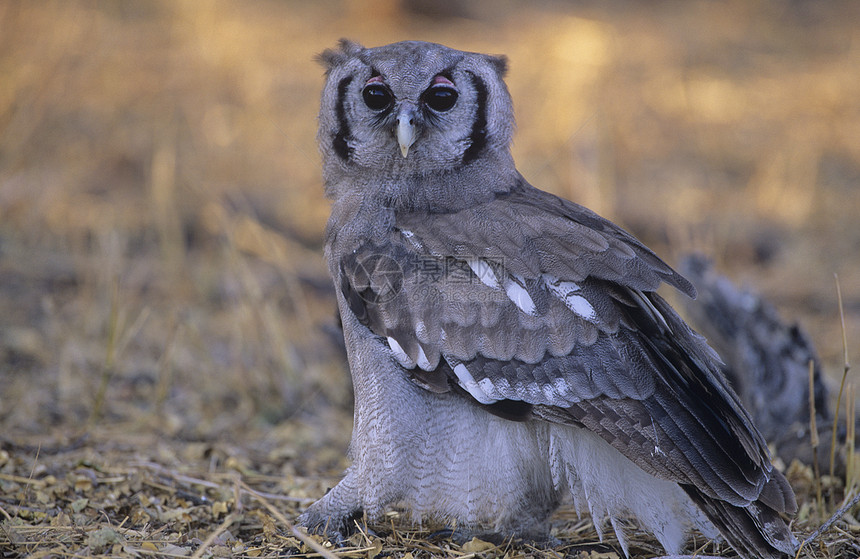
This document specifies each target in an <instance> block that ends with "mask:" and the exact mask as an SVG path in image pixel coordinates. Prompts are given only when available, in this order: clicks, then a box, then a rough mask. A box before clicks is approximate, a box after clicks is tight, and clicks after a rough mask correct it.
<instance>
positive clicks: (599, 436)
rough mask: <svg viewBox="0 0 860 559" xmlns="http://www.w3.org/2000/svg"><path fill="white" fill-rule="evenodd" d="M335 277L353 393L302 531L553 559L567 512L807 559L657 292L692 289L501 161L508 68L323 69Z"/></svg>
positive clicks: (739, 419) (445, 55) (711, 364)
mask: <svg viewBox="0 0 860 559" xmlns="http://www.w3.org/2000/svg"><path fill="white" fill-rule="evenodd" d="M320 59H321V61H322V62H323V64H324V65H325V67H326V77H327V79H326V84H325V88H324V90H323V94H322V107H321V110H320V115H319V125H320V128H319V143H320V149H321V151H322V155H323V174H324V178H325V189H326V195H327V197H328V198H330V199H331V201H332V210H331V218H330V220H329V222H328V226H327V229H326V245H325V254H326V258H327V260H328V265H329V270H330V272H331V276H332V278H333V280H334V284H335V288H336V292H337V301H338V307H339V310H340V315H341V319H342V322H343V332H344V337H345V341H346V348H347V354H348V357H349V364H350V369H351V372H352V379H353V384H354V388H355V424H354V430H353V434H352V443H351V447H350V456H351V458H352V460H353V463H352V465H351V467H350V468H349V469H348V470H347V471H346V474H345V477H344V479H343V480H342V481H341V482H340V483H338V484H337V486H336V487H334V488H333V489H332V490H331V491H329V492H328V493H327V494H326V495H325V496H324V497H322V498H321V499H320V500H319V501H317V502H316V503H314V504H313V505H312V506H311V507H310V508H309V509H308V510H307V511H306V512H305V513H304V514H303V515H302V516H301V517H300V518H299V521H300V523H301V524H303V525H304V526H307V527H308V528H309V529H310V530H313V531H317V532H321V533H324V534H326V535H328V536H330V537H333V538H340V537H343V536H344V535H345V534H346V533H348V532H349V531H350V529H351V527H352V526H353V521H354V520H355V519H356V518H357V517H358V516H360V515H362V514H366V515H367V517H368V518H369V519H371V520H372V519H374V518H378V517H379V516H380V515H381V514H382V513H383V512H384V511H385V509H386V507H387V506H389V505H393V504H399V505H401V506H403V507H405V508H406V509H408V510H409V511H411V513H412V514H413V515H414V518H415V519H416V520H420V519H421V518H435V519H439V520H442V521H445V522H451V523H453V524H455V525H456V526H457V527H458V529H460V528H464V529H467V530H473V531H475V532H474V533H480V532H477V531H479V530H484V531H487V532H490V533H494V534H498V535H501V536H505V537H510V536H513V537H522V538H527V539H530V540H545V539H546V538H547V537H548V535H549V531H548V530H549V529H548V522H547V520H548V518H549V516H550V515H551V514H552V512H553V511H554V510H555V509H556V508H557V507H558V506H559V504H560V503H562V502H565V501H566V500H567V501H570V502H571V503H572V505H573V506H574V507H575V508H576V510H577V511H579V512H580V513H583V514H588V515H590V516H591V517H592V518H593V520H594V524H595V526H596V527H597V528H598V531H600V530H601V527H602V526H603V525H604V524H603V523H604V520H605V519H607V518H608V520H609V523H610V526H611V527H612V529H614V531H615V533H616V534H617V537H618V540H619V542H620V543H621V546H622V547H623V549H624V552H625V553H627V549H628V548H627V544H626V540H625V534H624V531H623V526H622V523H621V522H620V519H623V518H625V517H635V518H636V519H637V520H638V522H639V524H640V525H642V527H644V528H645V529H647V530H648V531H650V532H651V533H653V534H654V535H655V537H656V538H657V539H658V540H659V541H660V543H661V544H662V545H663V547H665V548H666V550H667V552H668V553H678V552H679V551H680V550H681V549H682V547H683V545H684V543H685V539H686V537H687V534H688V533H689V531H690V530H691V529H697V530H699V531H700V532H701V533H703V534H704V535H706V536H708V537H718V535H719V534H722V536H723V537H724V538H725V539H726V540H727V541H728V542H729V543H730V544H731V545H732V546H733V547H734V548H735V550H737V552H738V553H740V554H741V555H742V556H744V557H786V554H789V553H792V552H793V551H794V550H795V549H796V546H797V542H796V540H795V538H794V537H793V536H792V535H791V533H790V532H789V530H788V527H787V525H786V521H785V520H784V519H783V517H782V516H781V515H782V514H784V513H793V512H795V510H796V504H795V499H794V494H793V492H792V490H791V488H790V487H789V485H788V482H787V481H786V479H785V477H784V476H783V475H782V474H781V473H779V471H777V470H776V469H775V468H774V467H773V465H772V464H771V461H770V456H769V453H768V450H767V447H766V445H765V442H764V440H763V439H762V437H761V435H760V434H759V432H758V431H757V430H756V428H755V427H754V426H753V424H752V421H751V420H750V417H749V415H748V414H747V412H746V411H745V410H744V409H743V408H742V406H741V404H740V403H739V401H738V398H737V397H736V396H735V394H734V393H733V392H732V390H731V389H730V388H729V387H728V385H727V384H726V381H725V380H724V378H723V376H722V375H721V374H720V372H719V368H718V363H719V358H718V357H717V355H716V354H715V353H714V352H713V351H712V350H711V349H710V348H709V347H708V345H707V344H706V343H705V341H704V339H703V338H702V337H701V336H699V335H698V334H696V333H695V332H693V331H692V330H691V329H690V328H689V327H688V326H687V324H685V323H684V322H683V320H682V319H681V318H680V317H679V316H678V315H677V314H676V313H675V311H674V310H673V309H672V308H671V307H670V306H669V305H668V304H667V303H666V301H664V300H663V299H662V298H661V297H660V296H659V295H657V294H656V292H655V290H656V289H657V288H658V287H659V286H660V284H661V283H667V284H669V285H671V286H673V287H674V288H677V289H678V290H680V291H681V292H683V293H684V294H686V295H689V296H691V297H692V296H695V290H694V289H693V287H692V285H691V284H690V283H689V282H688V281H687V280H686V279H684V278H683V277H681V276H680V275H679V274H678V273H676V272H675V271H674V270H672V269H671V268H670V267H669V266H668V265H666V264H665V263H664V262H663V261H662V260H660V259H659V258H658V257H657V256H656V255H655V254H654V253H653V252H652V251H651V250H649V249H648V248H647V247H645V246H644V245H643V244H642V243H640V242H639V241H638V240H636V239H635V238H634V237H632V236H631V235H630V234H628V233H627V232H625V231H623V230H622V229H621V228H619V227H618V226H616V225H615V224H613V223H611V222H609V221H607V220H606V219H603V218H601V217H600V216H598V215H596V214H595V213H593V212H591V211H590V210H588V209H586V208H583V207H581V206H579V205H577V204H574V203H572V202H569V201H567V200H563V199H561V198H558V197H556V196H553V195H551V194H549V193H546V192H543V191H541V190H538V189H536V188H534V187H533V186H531V185H530V184H529V183H528V182H526V180H525V179H524V178H523V177H522V176H521V175H520V174H519V173H518V172H517V170H516V167H515V166H514V162H513V159H512V157H511V154H510V149H509V148H510V142H511V135H512V131H513V128H514V119H513V111H512V104H511V99H510V96H509V94H508V91H507V88H506V86H505V83H504V81H503V77H504V74H505V69H506V61H505V59H504V58H500V57H494V56H488V55H484V54H477V53H470V52H462V51H458V50H453V49H450V48H447V47H444V46H442V45H437V44H431V43H423V42H403V43H396V44H392V45H387V46H383V47H379V48H370V49H367V48H364V47H362V46H360V45H358V44H356V43H352V42H348V41H342V42H341V44H340V46H339V48H337V49H332V50H327V51H325V52H324V53H323V54H322V55H321V56H320Z"/></svg>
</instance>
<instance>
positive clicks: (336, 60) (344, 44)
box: [316, 39, 364, 74]
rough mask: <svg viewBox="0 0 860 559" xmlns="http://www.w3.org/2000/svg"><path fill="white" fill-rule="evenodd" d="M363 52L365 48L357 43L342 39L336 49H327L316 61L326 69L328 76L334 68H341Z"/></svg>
mask: <svg viewBox="0 0 860 559" xmlns="http://www.w3.org/2000/svg"><path fill="white" fill-rule="evenodd" d="M363 50H364V47H363V46H361V45H360V44H358V43H356V42H355V41H351V40H349V39H341V40H340V41H338V46H337V47H336V48H333V49H326V50H324V51H322V52H321V53H319V54H318V55H317V56H316V61H317V62H319V63H320V64H322V65H323V66H324V67H325V71H326V74H328V73H329V72H331V70H332V69H333V68H335V67H337V66H340V65H341V64H343V63H344V62H346V61H347V60H349V59H350V58H352V57H353V56H356V55H357V54H358V53H360V52H361V51H363Z"/></svg>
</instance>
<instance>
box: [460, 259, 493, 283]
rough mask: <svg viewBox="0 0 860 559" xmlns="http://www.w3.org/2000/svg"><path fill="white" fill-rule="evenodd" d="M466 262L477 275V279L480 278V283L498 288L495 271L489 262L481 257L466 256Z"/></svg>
mask: <svg viewBox="0 0 860 559" xmlns="http://www.w3.org/2000/svg"><path fill="white" fill-rule="evenodd" d="M466 262H467V263H468V264H469V267H470V268H472V271H473V272H474V273H475V275H476V276H478V279H479V280H481V283H483V284H484V285H486V286H487V287H492V288H493V289H498V288H499V279H498V278H497V277H496V274H495V272H493V268H492V266H490V263H489V262H487V261H486V260H483V259H481V258H467V259H466Z"/></svg>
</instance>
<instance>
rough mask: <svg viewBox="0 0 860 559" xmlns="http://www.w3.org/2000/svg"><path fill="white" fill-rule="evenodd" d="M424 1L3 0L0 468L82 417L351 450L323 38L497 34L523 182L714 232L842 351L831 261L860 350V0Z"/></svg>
mask: <svg viewBox="0 0 860 559" xmlns="http://www.w3.org/2000/svg"><path fill="white" fill-rule="evenodd" d="M418 4H421V2H408V1H404V2H401V3H398V2H394V1H388V2H384V3H378V2H370V1H368V0H351V1H344V2H334V1H320V2H300V1H290V0H280V1H276V0H267V1H260V2H254V3H231V2H206V3H182V2H167V1H152V2H140V3H127V2H121V1H118V0H117V1H101V2H95V1H93V2H25V1H20V2H5V3H3V4H2V5H0V386H2V388H0V444H2V445H3V447H2V451H0V474H2V473H5V474H6V475H12V476H19V477H24V478H26V477H27V476H28V475H29V472H30V469H31V468H33V465H34V463H36V464H40V463H41V464H43V465H46V468H47V471H51V472H53V474H52V475H55V476H60V475H61V474H64V471H63V470H64V466H62V465H61V464H62V462H58V460H60V458H58V456H66V455H65V454H63V452H61V451H60V450H58V449H62V448H64V447H63V445H65V444H67V443H69V442H70V441H71V442H73V443H75V444H76V445H83V448H84V455H85V456H84V458H76V460H78V459H80V460H84V461H85V462H87V463H90V462H96V463H99V464H101V465H102V466H104V465H105V464H111V465H112V466H113V467H115V468H120V469H122V468H124V467H126V466H127V465H128V463H129V461H130V460H131V457H132V456H135V457H136V458H135V459H137V458H140V457H141V456H143V457H145V458H146V459H147V460H153V461H155V462H159V463H161V464H164V465H166V466H170V467H176V468H180V467H189V468H192V469H194V468H196V469H195V470H194V471H198V472H199V471H204V472H205V471H209V472H212V471H223V470H224V469H225V468H226V469H230V468H233V469H237V470H238V471H241V472H245V473H247V472H249V471H251V470H253V471H257V472H259V471H263V472H265V473H266V474H267V475H269V474H271V475H273V476H283V477H284V479H288V480H292V481H291V482H285V483H286V485H283V484H281V485H278V486H277V492H280V493H283V494H288V495H293V496H296V497H297V498H303V499H304V498H307V497H308V496H310V497H314V496H318V495H319V490H321V488H322V486H323V485H324V484H325V483H330V482H331V481H332V478H331V477H321V476H336V475H337V474H338V472H339V471H340V469H342V468H343V466H344V465H345V461H344V458H343V456H342V455H343V452H344V449H345V446H346V443H347V441H348V437H349V426H350V411H349V406H350V392H349V385H348V377H347V373H346V368H345V364H344V362H343V356H342V354H341V352H340V349H339V348H338V346H337V343H336V342H335V341H334V340H335V338H336V335H333V334H332V333H331V331H332V329H333V328H334V324H335V318H334V304H333V297H332V293H331V290H330V287H329V280H328V278H327V276H326V272H325V266H324V264H323V262H322V255H321V252H322V251H321V236H322V229H323V226H324V223H325V220H326V217H327V212H328V209H327V203H326V202H325V201H324V200H323V198H322V188H321V184H320V174H319V157H318V155H317V151H316V145H315V130H316V122H315V117H316V110H317V102H318V95H319V90H320V87H321V84H322V71H321V68H319V67H318V66H317V65H316V64H315V63H314V61H313V57H314V55H315V54H316V53H317V52H319V51H321V50H322V49H324V48H326V47H329V46H332V45H333V44H334V43H335V41H336V40H337V39H338V38H340V37H342V36H346V37H351V38H354V39H357V40H359V41H361V42H363V43H365V44H367V45H369V46H370V45H377V44H384V43H387V42H391V41H395V40H403V39H423V40H432V41H436V42H442V43H445V44H449V45H451V46H455V47H458V48H462V49H467V50H476V51H483V52H492V53H504V54H507V55H508V57H509V58H510V63H511V70H510V75H509V87H510V89H511V92H512V95H513V98H514V103H515V108H516V113H517V119H518V132H517V135H516V137H515V145H514V152H515V157H516V159H517V161H518V165H519V168H520V170H521V171H522V172H523V174H524V175H525V176H526V177H527V178H528V179H529V180H530V181H531V182H533V183H534V184H535V185H537V186H539V187H541V188H544V189H546V190H550V191H553V192H556V193H558V194H561V195H563V196H566V197H568V198H571V199H573V200H576V201H579V202H581V203H584V204H586V205H588V206H590V207H592V208H594V209H595V210H597V211H599V212H600V213H603V214H604V215H606V216H607V217H610V218H612V219H616V220H618V221H620V222H621V223H623V224H624V225H625V226H627V227H628V228H629V229H631V230H632V231H633V232H634V233H635V234H636V235H638V236H640V237H641V238H642V239H643V240H645V241H646V242H647V243H649V244H651V245H652V246H654V247H655V248H656V249H657V250H658V252H660V253H661V254H663V255H665V256H666V257H667V258H668V259H669V260H670V261H671V260H673V259H674V257H675V256H676V255H677V254H679V253H680V252H683V251H686V250H689V249H692V248H698V249H702V250H704V251H705V252H706V253H708V254H711V255H712V256H714V257H715V258H717V259H718V261H719V262H720V264H721V267H722V269H723V270H725V271H727V272H728V273H729V274H730V275H733V276H734V277H735V278H737V279H738V280H739V281H741V282H745V283H747V284H750V285H752V286H754V287H755V288H756V289H757V290H758V291H760V292H763V293H765V294H766V295H767V296H768V297H769V298H770V299H771V300H772V301H773V302H775V303H776V304H777V306H778V307H779V308H780V310H781V311H782V312H783V313H784V314H785V315H787V316H789V317H791V318H793V319H798V320H801V321H802V322H803V324H804V325H805V327H806V328H807V330H808V331H809V332H810V334H811V336H812V338H813V339H814V340H815V342H816V343H817V345H818V348H819V350H820V352H821V353H822V356H823V357H824V362H825V367H826V369H827V370H828V372H830V373H832V374H833V375H837V374H840V373H841V333H840V324H839V321H838V312H837V308H836V296H835V289H834V284H833V279H832V278H833V274H834V273H838V274H839V276H840V279H841V283H842V291H843V298H844V302H845V310H846V321H847V333H848V337H849V348H850V350H851V352H852V353H853V355H852V359H853V361H855V362H856V361H857V359H856V357H857V355H856V352H857V348H858V347H860V343H858V342H860V339H858V333H860V265H858V257H860V226H858V224H857V216H858V214H860V133H858V131H860V73H858V71H857V69H858V68H860V25H858V24H860V8H858V6H857V5H856V4H855V3H853V2H849V1H842V2H830V3H815V2H777V1H762V2H756V3H748V2H743V1H740V0H732V1H729V2H724V3H713V2H706V1H691V2H686V3H675V2H652V3H648V4H640V3H635V2H626V1H621V0H616V1H611V2H579V3H562V2H552V1H549V0H546V1H541V2H530V3H527V4H526V3H518V2H514V1H513V0H506V1H504V2H490V1H489V0H472V1H463V2H461V3H460V5H461V6H462V13H460V14H459V15H454V16H450V15H449V16H442V17H438V16H437V17H431V16H429V15H426V14H421V13H416V11H415V10H414V6H416V5H418ZM410 6H412V7H413V9H410ZM83 435H85V436H86V437H89V438H85V439H80V437H81V436H83ZM80 441H84V442H80ZM87 441H89V442H87ZM123 443H125V444H123ZM39 444H41V445H43V447H44V448H45V449H48V450H49V449H54V450H55V452H53V453H51V452H46V454H42V456H41V457H40V458H37V457H36V452H35V451H34V450H33V449H35V448H38V445H39ZM191 444H194V445H203V446H204V447H205V448H206V450H199V449H198V447H197V446H195V447H194V449H197V450H194V451H193V452H192V451H189V452H187V453H183V452H180V451H179V450H177V448H178V447H177V446H176V445H179V447H182V446H183V445H191ZM76 448H79V446H78V447H76ZM198 450H199V451H198ZM4 453H5V454H4ZM76 456H77V455H76ZM176 456H179V458H177V457H176ZM231 458H232V459H233V462H230V459H231ZM237 464H238V465H237ZM37 470H38V469H37ZM38 471H43V470H38ZM43 474H44V471H43ZM16 479H17V478H16ZM296 480H302V481H301V482H299V481H296ZM10 484H11V485H10ZM313 484H320V485H319V487H318V488H317V489H318V490H316V493H314V491H315V490H314V489H313V487H315V486H314V485H313ZM13 486H14V487H13ZM73 489H74V488H73ZM16 491H19V492H20V491H21V487H19V485H16V484H14V483H12V482H9V483H7V484H5V485H4V482H3V480H2V479H0V508H4V509H5V508H8V507H9V506H10V503H13V502H14V503H15V506H18V505H19V504H21V503H24V502H25V501H26V499H24V500H23V501H22V500H21V499H19V498H18V497H19V496H18V493H16ZM23 494H24V495H25V496H26V491H24V493H23ZM66 497H67V496H66ZM66 497H63V498H66ZM57 498H58V499H59V497H57ZM62 502H63V501H62V500H59V501H57V503H62ZM43 505H45V504H44V503H43ZM34 506H36V505H34ZM45 506H47V505H45ZM56 506H57V507H60V508H62V506H63V505H62V504H57V505H56ZM36 508H38V506H36ZM43 508H44V507H43ZM48 508H50V507H48ZM52 510H53V509H52ZM116 521H117V522H121V521H122V518H121V517H117V520H116ZM32 522H33V523H34V525H36V524H38V523H37V522H36V521H32ZM216 524H217V522H216ZM207 529H209V530H211V529H214V525H212V526H208V525H206V524H205V523H204V524H202V525H199V526H197V527H196V528H194V529H193V530H192V531H197V532H200V533H201V534H205V533H206V531H207ZM195 533H196V532H195ZM643 545H644V544H643ZM20 549H21V550H22V553H23V550H24V549H25V548H24V547H21V548H20ZM28 549H31V550H33V549H36V548H35V547H34V548H28ZM70 549H72V548H70Z"/></svg>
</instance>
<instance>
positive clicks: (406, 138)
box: [397, 108, 418, 157]
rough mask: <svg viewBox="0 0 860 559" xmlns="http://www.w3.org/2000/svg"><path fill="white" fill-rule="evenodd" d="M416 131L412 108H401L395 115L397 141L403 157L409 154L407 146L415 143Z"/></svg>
mask: <svg viewBox="0 0 860 559" xmlns="http://www.w3.org/2000/svg"><path fill="white" fill-rule="evenodd" d="M417 137H418V132H417V130H416V128H415V112H414V110H413V109H411V108H409V109H405V108H404V109H403V110H402V111H400V114H398V115H397V143H398V144H400V153H402V154H403V157H406V156H407V155H408V154H409V148H410V147H412V144H414V143H415V139H416V138H417Z"/></svg>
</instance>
